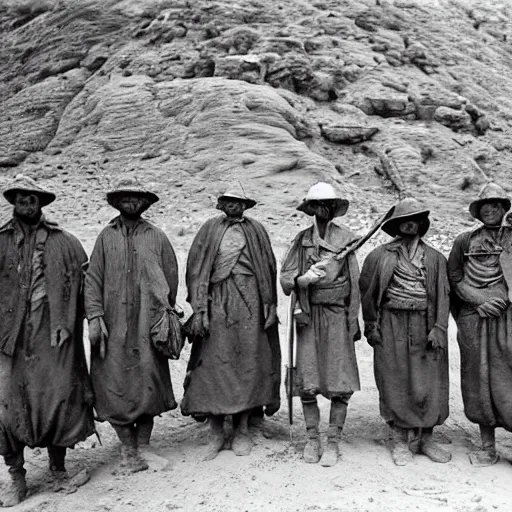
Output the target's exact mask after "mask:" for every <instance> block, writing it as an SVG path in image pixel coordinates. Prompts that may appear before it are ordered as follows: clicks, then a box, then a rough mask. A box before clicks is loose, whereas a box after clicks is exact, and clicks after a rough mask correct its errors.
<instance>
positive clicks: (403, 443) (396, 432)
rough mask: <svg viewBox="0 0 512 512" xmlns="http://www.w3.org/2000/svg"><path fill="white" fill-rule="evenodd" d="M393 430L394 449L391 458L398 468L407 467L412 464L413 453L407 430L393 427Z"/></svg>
mask: <svg viewBox="0 0 512 512" xmlns="http://www.w3.org/2000/svg"><path fill="white" fill-rule="evenodd" d="M392 430H393V448H392V450H391V456H392V457H393V462H394V463H395V465H397V466H406V465H407V464H409V462H412V460H413V457H412V453H411V451H410V450H409V445H408V443H407V429H405V428H400V427H392Z"/></svg>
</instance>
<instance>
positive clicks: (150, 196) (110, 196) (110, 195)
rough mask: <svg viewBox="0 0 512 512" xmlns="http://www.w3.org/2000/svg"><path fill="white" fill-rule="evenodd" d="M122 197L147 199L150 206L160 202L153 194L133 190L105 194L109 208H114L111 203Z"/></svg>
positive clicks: (113, 191)
mask: <svg viewBox="0 0 512 512" xmlns="http://www.w3.org/2000/svg"><path fill="white" fill-rule="evenodd" d="M123 196H140V197H145V198H147V199H149V202H150V203H151V204H154V203H156V202H157V201H159V200H160V198H159V197H158V196H157V195H156V194H154V193H153V192H148V191H146V190H133V189H123V190H112V191H111V192H107V203H108V204H109V205H110V206H114V205H113V204H112V203H113V202H114V201H115V200H116V199H119V198H120V197H123Z"/></svg>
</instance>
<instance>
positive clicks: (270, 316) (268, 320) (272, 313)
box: [263, 304, 278, 331]
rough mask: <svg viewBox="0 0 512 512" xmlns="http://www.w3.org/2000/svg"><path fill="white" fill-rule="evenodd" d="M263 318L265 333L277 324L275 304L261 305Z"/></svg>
mask: <svg viewBox="0 0 512 512" xmlns="http://www.w3.org/2000/svg"><path fill="white" fill-rule="evenodd" d="M263 316H264V318H265V327H264V329H265V331H266V330H267V329H268V328H270V327H272V326H273V325H274V324H275V323H277V322H278V318H277V310H276V305H275V304H264V305H263Z"/></svg>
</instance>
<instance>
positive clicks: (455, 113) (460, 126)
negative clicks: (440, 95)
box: [434, 107, 473, 132]
mask: <svg viewBox="0 0 512 512" xmlns="http://www.w3.org/2000/svg"><path fill="white" fill-rule="evenodd" d="M434 120H435V121H437V122H438V123H441V124H443V125H444V126H448V127H449V128H451V129H452V130H453V131H454V132H460V131H470V130H472V128H473V123H472V122H471V116H470V115H469V114H468V113H467V112H466V111H465V110H456V109H454V108H450V107H438V108H437V109H436V111H435V113H434Z"/></svg>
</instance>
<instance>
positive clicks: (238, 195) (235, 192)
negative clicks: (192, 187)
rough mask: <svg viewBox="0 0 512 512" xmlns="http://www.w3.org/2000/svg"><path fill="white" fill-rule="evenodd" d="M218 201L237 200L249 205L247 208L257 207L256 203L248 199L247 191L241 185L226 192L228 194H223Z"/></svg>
mask: <svg viewBox="0 0 512 512" xmlns="http://www.w3.org/2000/svg"><path fill="white" fill-rule="evenodd" d="M217 199H236V200H238V201H242V202H244V203H245V204H246V205H247V208H252V207H253V206H256V201H255V200H254V199H251V198H250V197H247V195H246V193H245V190H244V189H243V187H242V185H241V184H240V183H238V184H236V185H234V186H233V187H231V188H229V189H228V190H226V192H224V193H223V194H221V195H220V196H219V197H218V198H217Z"/></svg>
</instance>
